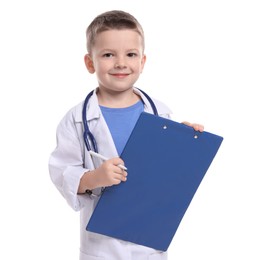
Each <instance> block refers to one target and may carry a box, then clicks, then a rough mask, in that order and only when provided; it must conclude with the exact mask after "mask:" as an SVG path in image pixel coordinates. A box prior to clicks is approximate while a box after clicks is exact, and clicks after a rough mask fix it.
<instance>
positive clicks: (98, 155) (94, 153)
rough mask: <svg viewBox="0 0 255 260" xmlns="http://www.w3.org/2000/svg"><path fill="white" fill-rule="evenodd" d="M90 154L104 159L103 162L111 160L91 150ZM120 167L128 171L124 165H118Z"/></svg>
mask: <svg viewBox="0 0 255 260" xmlns="http://www.w3.org/2000/svg"><path fill="white" fill-rule="evenodd" d="M89 153H90V155H91V156H94V157H97V158H100V159H102V160H104V161H107V160H109V159H108V158H106V157H105V156H103V155H101V154H99V153H96V152H93V151H91V150H90V151H89ZM118 167H120V168H121V169H122V170H125V171H127V168H126V167H125V166H124V165H122V164H118Z"/></svg>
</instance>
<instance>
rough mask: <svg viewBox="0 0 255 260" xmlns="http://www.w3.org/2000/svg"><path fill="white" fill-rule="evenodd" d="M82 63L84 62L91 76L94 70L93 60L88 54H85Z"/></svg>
mask: <svg viewBox="0 0 255 260" xmlns="http://www.w3.org/2000/svg"><path fill="white" fill-rule="evenodd" d="M84 62H85V65H86V68H87V70H88V72H89V73H91V74H93V73H94V72H95V68H94V64H93V60H92V58H91V57H90V55H89V54H86V55H85V56H84Z"/></svg>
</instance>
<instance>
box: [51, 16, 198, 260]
mask: <svg viewBox="0 0 255 260" xmlns="http://www.w3.org/2000/svg"><path fill="white" fill-rule="evenodd" d="M87 51H88V54H86V55H85V57H84V61H85V65H86V67H87V70H88V71H89V73H96V76H97V79H98V87H97V88H96V89H95V90H94V91H93V92H91V93H90V95H89V96H88V97H87V99H86V101H85V102H82V103H80V104H79V105H77V106H76V107H74V108H72V109H71V110H70V111H69V112H68V113H67V114H66V116H65V117H64V118H63V119H62V120H61V122H60V124H59V126H58V129H57V147H56V149H55V150H54V151H53V153H52V154H51V157H50V161H49V170H50V176H51V179H52V181H53V183H54V184H55V185H56V187H57V189H58V190H59V191H60V193H61V194H62V195H63V197H64V198H65V199H66V200H67V202H68V204H69V205H70V206H71V207H72V208H73V209H74V210H77V211H78V210H79V211H80V214H81V242H80V243H81V244H80V260H95V259H107V260H122V259H123V260H128V259H134V260H143V259H158V260H159V259H161V260H162V259H167V253H166V252H161V251H157V250H154V249H152V248H148V247H145V246H140V245H136V244H133V243H129V242H126V241H122V240H118V239H114V238H111V237H107V236H103V235H99V234H95V233H92V232H87V231H86V225H87V223H88V221H89V219H90V216H91V214H92V212H93V210H94V208H95V205H96V203H97V201H98V199H99V197H100V194H101V189H102V187H107V186H112V185H118V184H119V183H121V182H125V181H128V180H127V179H128V176H127V172H126V171H125V170H123V167H120V165H122V166H123V165H124V163H125V162H123V161H122V159H121V158H119V155H120V154H121V152H122V150H123V148H124V146H125V144H126V141H127V139H128V137H129V135H130V133H131V131H132V129H133V127H134V125H135V123H136V121H137V119H138V117H139V115H140V113H141V112H143V111H145V112H148V113H153V111H152V105H151V103H150V101H149V99H148V97H147V96H146V94H144V92H142V91H140V90H139V89H137V88H135V87H134V84H135V82H136V81H137V80H138V78H139V76H140V74H141V72H142V71H143V68H144V64H145V61H146V56H145V54H144V34H143V29H142V27H141V25H140V24H139V23H138V21H137V20H136V19H135V18H134V17H133V16H132V15H130V14H128V13H126V12H123V11H109V12H105V13H103V14H101V15H99V16H97V17H96V18H95V19H94V20H93V21H92V23H91V24H90V25H89V27H88V28H87ZM153 102H154V103H155V106H156V108H157V110H158V113H159V116H162V117H166V118H170V110H169V109H168V107H167V106H165V105H164V104H163V103H161V102H159V101H157V100H154V99H153ZM84 104H85V106H84ZM83 106H84V112H85V118H82V110H83ZM84 122H85V124H86V125H87V127H88V129H89V131H90V133H92V134H93V137H92V140H88V141H87V142H86V145H84V139H83V132H84V129H83V123H84ZM186 124H188V125H190V126H192V127H194V129H195V130H198V131H203V126H201V125H199V124H189V123H187V122H186ZM89 136H90V137H91V135H89ZM93 138H94V139H93ZM95 143H96V147H95V148H96V150H97V152H98V153H99V154H102V155H104V156H106V157H108V158H111V159H109V160H106V161H102V160H100V159H98V158H92V157H91V155H90V153H89V151H88V150H90V149H91V148H90V146H92V147H93V146H95V145H94V144H95Z"/></svg>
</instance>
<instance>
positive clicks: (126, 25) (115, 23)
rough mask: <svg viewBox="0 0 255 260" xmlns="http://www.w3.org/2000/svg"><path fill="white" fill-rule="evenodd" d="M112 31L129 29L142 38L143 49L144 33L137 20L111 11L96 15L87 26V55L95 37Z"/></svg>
mask: <svg viewBox="0 0 255 260" xmlns="http://www.w3.org/2000/svg"><path fill="white" fill-rule="evenodd" d="M112 29H117V30H123V29H131V30H134V31H136V32H137V33H139V34H140V36H141V37H142V43H143V49H144V32H143V28H142V26H141V25H140V23H139V22H138V21H137V19H136V18H135V17H134V16H132V15H131V14H129V13H127V12H124V11H120V10H113V11H108V12H104V13H102V14H100V15H98V16H97V17H96V18H95V19H94V20H93V21H92V22H91V24H90V25H89V26H88V28H87V31H86V37H87V51H88V53H90V52H91V49H92V47H93V45H94V44H95V39H96V36H97V35H98V34H99V33H101V32H104V31H107V30H112Z"/></svg>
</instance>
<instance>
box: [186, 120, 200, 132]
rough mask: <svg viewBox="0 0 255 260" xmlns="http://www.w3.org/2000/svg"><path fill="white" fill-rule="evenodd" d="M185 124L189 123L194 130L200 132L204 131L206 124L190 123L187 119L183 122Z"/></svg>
mask: <svg viewBox="0 0 255 260" xmlns="http://www.w3.org/2000/svg"><path fill="white" fill-rule="evenodd" d="M182 123H183V124H185V125H187V126H191V127H193V128H194V130H196V131H199V132H203V131H204V126H203V125H200V124H196V123H189V122H187V121H184V122H182Z"/></svg>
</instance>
